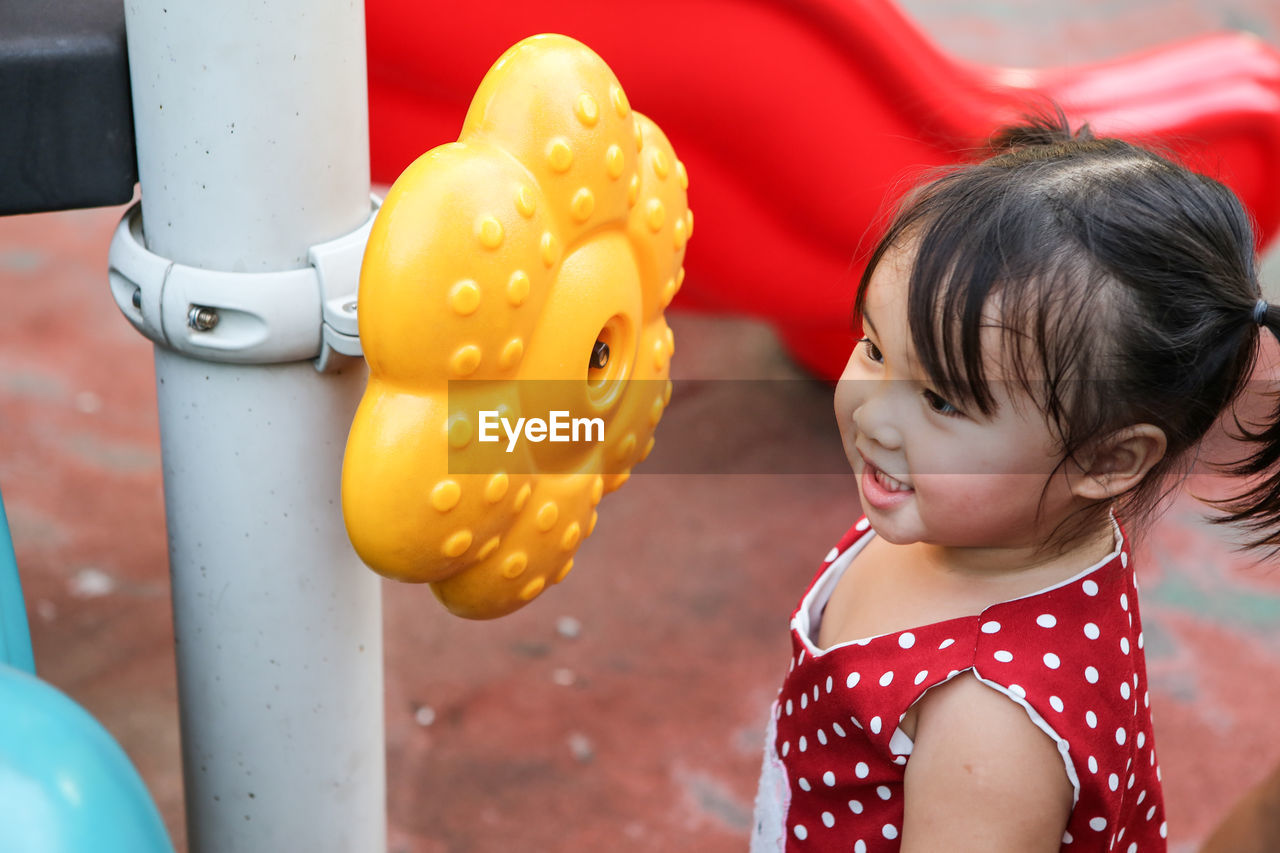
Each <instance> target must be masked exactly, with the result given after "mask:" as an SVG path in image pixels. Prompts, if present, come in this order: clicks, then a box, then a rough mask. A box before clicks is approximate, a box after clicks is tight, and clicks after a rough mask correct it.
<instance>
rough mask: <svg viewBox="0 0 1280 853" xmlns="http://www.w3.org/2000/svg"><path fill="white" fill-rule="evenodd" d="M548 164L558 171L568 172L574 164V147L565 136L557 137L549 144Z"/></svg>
mask: <svg viewBox="0 0 1280 853" xmlns="http://www.w3.org/2000/svg"><path fill="white" fill-rule="evenodd" d="M547 165H548V166H550V167H551V168H552V169H553V170H554V171H556V172H562V173H563V172H567V171H569V167H570V166H572V165H573V149H572V148H570V147H569V143H568V141H567V140H565V139H564V138H563V137H556V138H555V139H553V140H551V144H550V145H548V146H547Z"/></svg>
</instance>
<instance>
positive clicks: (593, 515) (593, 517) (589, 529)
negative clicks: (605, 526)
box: [586, 511, 600, 536]
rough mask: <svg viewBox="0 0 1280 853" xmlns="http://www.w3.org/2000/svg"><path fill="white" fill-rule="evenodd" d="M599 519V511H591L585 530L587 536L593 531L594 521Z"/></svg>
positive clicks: (594, 527)
mask: <svg viewBox="0 0 1280 853" xmlns="http://www.w3.org/2000/svg"><path fill="white" fill-rule="evenodd" d="M599 520H600V513H598V512H594V511H593V512H592V513H591V518H590V519H589V520H588V521H587V530H586V535H587V536H590V535H591V534H592V533H594V532H595V529H596V522H597V521H599Z"/></svg>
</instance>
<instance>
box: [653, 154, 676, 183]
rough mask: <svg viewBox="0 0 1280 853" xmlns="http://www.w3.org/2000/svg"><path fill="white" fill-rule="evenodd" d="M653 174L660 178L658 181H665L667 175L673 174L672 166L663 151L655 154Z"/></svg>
mask: <svg viewBox="0 0 1280 853" xmlns="http://www.w3.org/2000/svg"><path fill="white" fill-rule="evenodd" d="M652 162H653V173H654V174H655V175H657V176H658V180H660V181H665V180H666V179H667V175H669V174H671V166H670V164H669V163H667V156H666V155H665V154H663V153H662V151H660V150H659V151H654V152H653V158H652Z"/></svg>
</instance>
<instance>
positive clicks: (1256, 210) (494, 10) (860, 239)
mask: <svg viewBox="0 0 1280 853" xmlns="http://www.w3.org/2000/svg"><path fill="white" fill-rule="evenodd" d="M367 19H368V37H369V95H370V126H371V136H372V155H373V171H374V179H375V180H378V181H384V182H390V181H392V180H393V179H394V178H395V177H396V176H397V175H398V174H399V173H400V171H401V170H402V169H404V168H405V167H406V166H407V165H408V164H409V163H410V162H411V161H412V160H413V159H414V158H416V157H417V156H418V155H419V154H421V153H423V152H424V151H426V150H427V149H429V148H431V147H433V146H435V145H439V144H441V143H443V142H448V141H451V140H453V139H455V138H456V137H457V134H458V131H459V129H460V128H461V126H462V119H463V116H464V114H465V112H466V106H467V104H468V103H469V102H470V99H471V96H472V93H473V92H474V90H475V87H476V85H477V84H478V82H479V80H480V79H481V78H482V77H483V76H484V74H485V71H486V70H488V68H489V66H490V65H491V64H492V63H493V62H494V60H495V59H497V57H498V56H500V55H501V54H502V52H503V51H504V50H505V49H506V48H507V47H509V46H510V45H512V44H514V43H515V42H517V41H519V40H520V39H522V38H524V37H525V36H528V35H531V34H533V33H538V32H560V33H564V34H566V35H570V36H573V37H574V38H576V39H579V40H581V41H583V42H585V43H586V44H588V45H590V46H591V47H592V48H593V49H594V50H595V51H596V52H597V53H599V54H600V55H601V56H603V57H604V58H605V60H606V61H607V62H608V63H609V65H610V66H611V67H612V68H613V69H614V71H615V72H616V73H617V75H618V78H619V79H620V80H621V81H622V83H623V85H624V86H625V87H626V89H627V92H628V95H629V96H630V98H631V100H632V103H634V104H636V105H637V107H638V108H639V109H640V110H641V111H642V112H645V113H646V114H648V115H650V116H652V117H653V118H654V119H655V120H656V121H657V122H659V124H661V125H662V127H663V128H664V129H665V130H666V131H667V133H668V135H669V137H670V139H671V142H672V144H673V145H674V146H675V148H676V149H677V150H678V151H680V152H681V157H682V159H683V160H684V162H685V164H686V165H687V167H688V171H689V175H690V176H691V184H690V187H689V201H690V206H691V207H692V209H693V210H694V212H695V215H696V217H697V220H696V222H697V235H698V239H697V248H696V249H695V250H694V251H693V252H691V253H690V255H689V260H688V264H687V269H688V275H687V277H686V280H685V284H684V287H683V289H682V290H681V292H680V294H679V296H678V298H677V305H680V306H683V307H685V308H696V309H700V310H707V311H717V312H727V313H745V314H751V315H755V316H759V317H764V318H767V319H769V320H770V321H771V322H772V323H774V324H775V325H776V327H777V328H778V330H779V332H780V333H781V334H782V336H783V338H784V339H785V341H786V342H787V345H788V347H789V348H790V349H791V351H792V353H793V354H794V355H795V357H796V358H797V359H798V360H799V361H800V362H802V363H803V364H804V365H805V366H806V367H808V368H809V369H810V370H812V371H814V372H815V373H817V374H818V375H820V376H823V377H826V378H834V377H835V376H837V375H838V374H839V372H840V370H841V368H842V367H843V366H844V362H845V359H846V358H847V356H848V353H849V351H850V348H851V346H852V342H853V339H854V338H853V331H852V329H851V328H850V323H849V319H850V318H849V310H850V306H851V303H852V292H853V287H854V284H855V282H856V281H857V278H858V275H859V274H860V272H861V267H862V262H863V250H865V248H866V246H867V242H868V241H869V240H870V239H871V238H872V236H873V235H872V234H871V233H869V231H873V229H874V226H875V223H876V222H877V221H878V219H879V218H880V217H882V216H883V213H884V211H885V210H886V208H887V205H888V204H889V203H890V202H891V201H892V200H893V198H894V197H895V196H896V194H897V193H899V192H900V191H901V190H903V189H905V188H906V187H907V186H909V185H910V182H911V179H912V176H913V175H915V174H916V173H918V172H919V171H920V170H921V169H923V168H928V167H931V166H937V165H941V164H946V163H952V162H955V161H957V160H959V159H962V158H963V157H965V155H966V152H967V151H970V150H972V149H974V148H976V147H980V146H981V145H982V144H983V142H984V141H985V140H986V139H987V137H988V136H989V135H990V133H991V131H992V130H993V129H994V128H995V127H996V126H997V125H999V124H1001V123H1003V122H1006V121H1009V120H1011V119H1014V118H1016V117H1017V115H1018V114H1019V113H1021V112H1024V111H1025V110H1027V109H1028V108H1034V107H1036V106H1038V105H1043V104H1044V103H1045V98H1046V97H1047V98H1052V99H1054V100H1056V101H1057V102H1059V103H1061V104H1062V105H1063V107H1064V108H1065V109H1066V110H1067V112H1068V114H1069V115H1071V116H1073V117H1074V118H1077V119H1084V120H1088V121H1089V122H1090V123H1091V124H1092V125H1093V127H1094V129H1095V130H1096V131H1097V132H1100V133H1108V134H1115V135H1120V136H1123V137H1126V138H1130V139H1134V140H1136V141H1145V142H1155V143H1158V144H1160V145H1163V146H1165V147H1168V148H1172V149H1174V150H1176V151H1178V152H1180V153H1181V154H1182V155H1183V156H1184V157H1185V158H1186V159H1187V160H1188V161H1189V162H1190V163H1191V164H1192V165H1193V166H1195V167H1196V168H1198V169H1200V170H1202V171H1206V172H1208V173H1210V174H1213V175H1215V176H1217V177H1220V178H1221V179H1222V180H1224V181H1226V182H1227V183H1228V184H1229V185H1231V186H1232V187H1233V188H1234V189H1235V190H1236V192H1238V193H1239V194H1240V196H1241V197H1242V198H1243V200H1244V202H1245V204H1246V205H1247V206H1248V207H1249V209H1250V210H1251V211H1252V213H1253V216H1254V217H1255V220H1256V222H1257V223H1258V226H1259V234H1260V239H1261V241H1262V242H1263V243H1265V242H1267V241H1269V240H1270V239H1271V237H1272V236H1273V235H1274V234H1275V231H1276V228H1277V225H1278V224H1280V192H1278V190H1280V52H1277V50H1276V49H1275V48H1274V47H1271V46H1268V45H1267V44H1265V43H1264V42H1262V41H1260V40H1259V39H1257V38H1255V37H1252V36H1248V35H1243V34H1217V35H1207V36H1204V37H1201V38H1197V39H1194V40H1192V41H1188V42H1182V43H1178V44H1172V45H1168V46H1165V47H1162V48H1159V49H1157V50H1153V51H1149V52H1146V53H1142V54H1138V55H1133V56H1127V57H1124V58H1121V59H1117V60H1115V61H1111V62H1106V63H1102V64H1098V65H1090V66H1083V67H1075V68H1064V69H1047V70H1035V71H1024V70H1011V69H1005V68H995V67H987V66H979V65H974V64H970V63H966V62H962V61H959V60H957V59H955V58H952V57H949V56H947V55H945V54H943V53H942V52H941V51H940V50H939V49H938V48H937V47H936V46H934V45H933V44H932V43H931V42H930V41H929V40H928V39H927V38H926V37H925V36H924V35H923V34H922V33H921V32H920V30H918V29H917V28H916V27H915V26H914V25H913V24H912V23H911V22H910V21H909V20H907V19H906V18H905V17H904V16H903V14H902V13H901V12H900V11H899V10H898V9H897V7H896V6H895V5H893V4H892V3H890V2H888V0H786V2H783V0H773V2H751V0H653V2H647V3H644V4H626V5H623V4H615V3H602V2H599V0H539V1H538V2H526V0H498V2H492V0H490V2H471V3H457V4H454V3H450V4H437V3H423V2H420V0H368V2H367Z"/></svg>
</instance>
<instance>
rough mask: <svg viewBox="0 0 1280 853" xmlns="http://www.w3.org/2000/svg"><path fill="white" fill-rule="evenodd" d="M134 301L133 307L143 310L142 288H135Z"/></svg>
mask: <svg viewBox="0 0 1280 853" xmlns="http://www.w3.org/2000/svg"><path fill="white" fill-rule="evenodd" d="M132 301H133V307H134V308H137V309H138V310H139V311H141V310H142V288H141V287H135V288H134V289H133V300H132Z"/></svg>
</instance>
